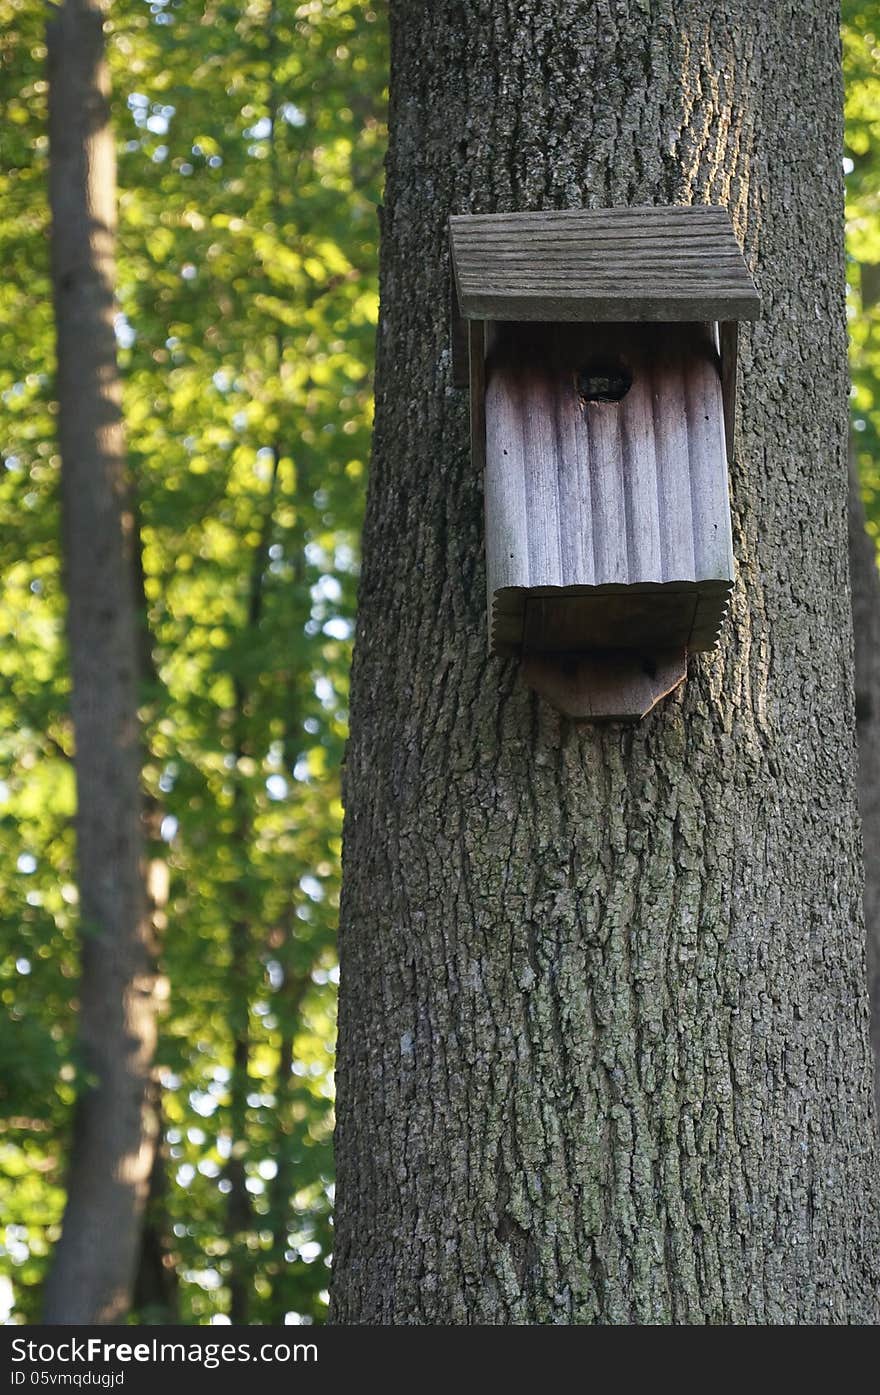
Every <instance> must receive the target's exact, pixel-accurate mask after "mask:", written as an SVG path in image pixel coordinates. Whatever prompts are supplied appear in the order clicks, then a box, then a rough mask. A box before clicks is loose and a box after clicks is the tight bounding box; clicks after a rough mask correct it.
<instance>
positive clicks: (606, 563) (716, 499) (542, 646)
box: [483, 324, 733, 654]
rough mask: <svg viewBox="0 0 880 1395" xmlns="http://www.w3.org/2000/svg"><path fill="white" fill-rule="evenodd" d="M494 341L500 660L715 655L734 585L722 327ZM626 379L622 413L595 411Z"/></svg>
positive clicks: (530, 332) (494, 541)
mask: <svg viewBox="0 0 880 1395" xmlns="http://www.w3.org/2000/svg"><path fill="white" fill-rule="evenodd" d="M492 334H493V342H492V346H491V348H490V350H489V352H488V354H487V357H486V359H485V369H486V395H485V403H486V418H485V434H484V437H483V440H484V441H485V452H486V453H485V463H486V473H485V504H486V572H487V585H488V591H489V603H490V616H491V628H492V635H493V641H492V642H493V648H494V649H495V652H497V653H507V654H510V653H517V652H519V651H520V650H521V649H522V648H523V647H525V648H526V649H527V650H528V649H531V650H540V651H542V652H547V651H553V652H567V651H574V650H579V649H583V648H592V647H630V646H632V647H644V646H648V647H650V646H651V645H654V647H657V646H660V647H663V646H667V647H668V646H673V647H674V646H678V645H687V647H689V648H692V649H701V648H711V647H712V645H713V644H714V643H715V640H716V638H717V634H718V630H719V628H720V625H721V622H722V619H723V617H724V614H725V611H726V609H727V605H728V601H729V595H730V590H731V587H732V582H733V551H732V541H731V525H730V507H729V500H728V484H727V468H726V460H725V450H724V436H723V409H722V400H721V381H720V374H719V367H718V353H717V348H716V345H715V341H714V338H713V330H712V327H711V326H710V325H708V324H688V325H664V326H656V325H638V326H635V325H606V324H588V325H578V326H560V325H556V326H554V325H538V324H516V325H511V324H499V325H494V326H492ZM627 377H629V378H631V386H630V388H629V390H628V391H627V392H625V395H624V396H623V397H622V398H621V399H620V400H619V401H596V400H587V398H586V397H585V396H584V394H585V392H587V391H588V390H589V391H594V392H596V393H598V394H599V395H600V396H601V395H602V394H603V393H604V392H605V390H606V389H607V388H608V385H609V384H611V383H613V382H614V380H615V379H617V380H618V381H619V382H620V383H623V384H624V385H625V381H626V379H627ZM585 385H586V386H585Z"/></svg>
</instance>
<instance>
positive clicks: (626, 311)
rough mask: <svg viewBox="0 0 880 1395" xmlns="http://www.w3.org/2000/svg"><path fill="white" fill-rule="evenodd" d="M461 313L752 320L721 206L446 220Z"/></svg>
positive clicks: (753, 302)
mask: <svg viewBox="0 0 880 1395" xmlns="http://www.w3.org/2000/svg"><path fill="white" fill-rule="evenodd" d="M450 231H451V238H452V257H453V263H454V267H455V277H456V280H457V285H458V296H459V302H460V306H461V312H462V314H463V315H464V316H465V317H466V318H476V319H492V320H520V321H522V320H556V321H561V322H569V321H574V320H592V321H604V320H609V321H618V322H620V321H625V320H632V321H640V320H646V321H662V320H671V321H689V320H732V319H754V318H755V317H756V316H757V315H758V313H759V309H760V301H759V298H758V294H757V291H756V290H755V286H754V283H753V281H752V278H751V276H750V275H749V272H748V268H747V267H746V264H745V261H744V260H743V257H742V253H741V252H740V250H739V245H738V243H737V241H736V237H735V235H734V232H733V228H732V226H731V222H730V217H729V215H728V213H727V210H726V209H725V208H721V207H713V206H709V205H694V206H692V207H682V208H610V209H569V210H566V211H563V212H540V213H499V214H483V215H476V214H462V215H459V216H457V217H453V218H451V219H450Z"/></svg>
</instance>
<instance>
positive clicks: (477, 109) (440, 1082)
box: [332, 0, 880, 1323]
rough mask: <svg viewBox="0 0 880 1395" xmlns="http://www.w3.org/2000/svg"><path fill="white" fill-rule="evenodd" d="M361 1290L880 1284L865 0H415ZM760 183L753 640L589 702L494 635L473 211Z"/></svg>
mask: <svg viewBox="0 0 880 1395" xmlns="http://www.w3.org/2000/svg"><path fill="white" fill-rule="evenodd" d="M391 18H392V93H391V144H390V151H389V156H388V184H387V198H386V208H385V213H384V219H383V239H382V243H383V247H382V317H381V326H380V333H379V357H378V366H377V414H376V434H375V446H374V460H373V468H372V473H371V484H370V494H369V501H368V509H367V520H366V525H365V532H364V546H363V554H364V561H363V575H362V581H361V593H360V614H359V628H358V636H357V644H356V656H355V666H354V673H353V692H352V737H351V743H350V748H349V753H348V757H347V766H346V781H345V785H346V804H347V813H346V831H345V872H344V891H343V907H342V916H341V921H342V924H341V956H342V959H341V962H342V996H341V1004H340V1010H341V1020H340V1038H339V1055H338V1073H337V1080H338V1120H339V1123H338V1133H337V1163H338V1192H337V1195H338V1209H337V1217H336V1245H335V1273H334V1283H333V1302H332V1315H333V1318H334V1319H335V1320H336V1321H337V1322H356V1323H473V1322H489V1323H506V1322H539V1323H553V1322H557V1323H584V1322H602V1323H630V1322H688V1323H706V1322H724V1323H762V1322H785V1323H801V1322H802V1323H830V1322H848V1321H849V1322H874V1321H876V1320H877V1318H878V1311H880V1309H878V1295H880V1284H878V1261H880V1228H878V1204H877V1203H878V1183H880V1167H878V1158H877V1149H876V1143H875V1134H874V1121H873V1099H872V1093H871V1078H870V1063H869V1053H868V1031H867V1003H866V995H865V991H864V971H863V963H864V957H863V939H862V936H863V922H862V910H861V897H862V881H861V870H860V857H859V846H858V834H857V816H856V795H855V739H854V728H855V720H854V711H853V691H852V663H851V653H850V649H851V621H850V612H849V603H848V595H847V575H846V572H847V568H846V535H845V527H846V521H845V510H846V451H845V445H846V334H845V324H844V313H843V288H844V269H843V213H842V173H841V78H840V64H839V46H838V36H837V23H838V14H837V7H836V5H834V4H832V3H831V2H830V0H803V3H800V4H798V5H788V4H786V5H781V4H780V5H771V6H763V5H755V4H753V3H747V2H746V0H728V3H726V4H725V5H722V6H714V7H713V6H706V5H704V4H702V3H699V0H652V3H651V4H650V5H648V4H645V3H643V0H630V3H625V0H621V3H616V4H613V5H612V4H610V3H605V2H604V0H602V3H592V2H591V3H587V0H570V3H568V4H566V5H564V6H563V5H559V4H555V3H551V0H531V3H530V4H528V5H522V4H519V3H516V4H514V3H513V0H500V3H492V4H490V3H488V0H470V2H469V3H464V4H456V5H452V4H440V5H425V6H422V5H411V4H406V3H403V0H397V3H392V5H391ZM700 201H711V202H721V203H726V204H728V205H729V206H730V207H731V209H732V212H733V216H734V219H735V223H736V227H737V230H738V232H739V233H740V235H741V237H742V238H743V239H744V243H745V247H746V253H747V256H748V259H749V261H750V263H751V264H752V266H753V267H754V269H755V272H756V275H757V278H758V281H759V285H760V289H761V291H762V295H763V304H764V318H763V320H762V321H761V322H760V323H759V324H758V325H757V326H756V327H755V328H754V330H753V331H750V332H746V333H745V334H744V336H743V338H744V348H743V374H742V388H741V393H740V439H739V447H738V450H737V452H736V459H735V461H734V463H733V466H732V472H731V473H732V497H733V511H734V523H735V530H736V535H735V545H736V556H737V561H738V568H739V580H738V585H737V588H736V593H735V599H734V605H733V614H732V618H731V620H730V621H729V622H728V623H727V624H726V627H725V630H724V635H723V642H722V646H721V649H720V651H719V652H718V653H716V654H714V655H710V656H701V657H697V658H695V659H694V658H692V659H691V661H690V673H689V678H688V682H687V684H686V686H685V688H684V690H683V691H681V692H680V693H679V694H677V695H676V696H674V697H672V698H670V699H668V700H666V701H665V702H664V703H662V704H661V705H660V707H659V708H658V709H657V710H656V712H655V713H654V714H652V715H651V716H650V717H649V718H648V719H647V720H646V721H645V722H643V723H642V724H641V725H640V726H638V727H636V728H634V729H631V728H626V727H623V726H620V725H618V724H612V725H610V726H608V727H606V728H595V727H593V728H591V727H587V728H584V729H579V728H578V727H576V726H575V725H574V724H572V723H569V722H567V721H564V720H562V719H561V718H559V717H558V716H557V715H556V714H555V713H554V712H553V711H552V710H550V709H549V708H548V707H546V706H545V705H544V704H543V703H542V702H541V701H540V700H539V699H537V698H536V697H535V696H533V695H532V694H530V693H529V692H528V691H527V690H526V689H524V688H523V687H522V686H521V684H520V682H519V680H518V675H517V668H516V665H515V664H513V663H509V662H504V663H502V662H498V661H490V660H489V659H488V658H487V654H486V638H485V629H486V626H485V615H484V609H483V605H484V600H483V597H484V586H483V564H482V520H481V494H480V480H479V479H478V478H477V477H475V475H474V473H473V470H472V468H471V463H470V459H469V452H468V444H467V434H468V433H467V420H466V412H467V408H466V404H465V402H464V401H463V400H462V395H460V394H456V393H455V392H454V391H453V390H452V387H451V371H450V362H449V355H448V349H447V345H448V332H447V325H446V306H447V303H448V256H447V247H446V218H447V215H448V214H449V213H451V212H462V211H468V210H469V211H472V212H489V211H492V210H505V209H507V210H509V209H534V208H541V207H566V206H576V205H579V204H587V205H590V206H602V205H608V204H643V203H648V204H651V203H683V204H687V203H691V202H700Z"/></svg>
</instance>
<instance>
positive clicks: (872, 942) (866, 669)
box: [849, 457, 880, 1113]
mask: <svg viewBox="0 0 880 1395" xmlns="http://www.w3.org/2000/svg"><path fill="white" fill-rule="evenodd" d="M849 557H850V577H851V581H852V606H853V629H854V631H855V669H856V722H857V726H858V735H859V806H860V809H861V814H862V842H863V845H864V851H865V943H866V948H867V963H868V998H869V1001H870V1005H871V1043H872V1045H873V1048H874V1091H875V1095H876V1098H877V1108H878V1113H880V573H878V571H877V545H876V543H875V541H874V539H873V538H872V537H871V536H870V535H869V534H868V533H867V532H866V531H865V508H864V504H863V503H862V495H861V490H860V488H859V479H858V475H857V473H856V469H855V464H854V463H853V461H852V457H850V491H849Z"/></svg>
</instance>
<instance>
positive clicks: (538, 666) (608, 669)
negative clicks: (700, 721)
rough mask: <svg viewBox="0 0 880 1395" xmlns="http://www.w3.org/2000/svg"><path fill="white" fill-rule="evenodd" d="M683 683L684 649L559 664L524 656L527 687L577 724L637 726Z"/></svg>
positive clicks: (599, 656) (605, 655)
mask: <svg viewBox="0 0 880 1395" xmlns="http://www.w3.org/2000/svg"><path fill="white" fill-rule="evenodd" d="M686 677H687V654H686V652H685V650H684V649H669V650H663V651H660V652H658V653H654V654H645V655H642V654H632V653H628V652H621V651H620V650H608V651H605V652H601V653H595V654H580V655H576V656H573V657H571V658H562V659H561V658H559V657H558V656H551V655H546V654H527V655H525V657H524V659H523V665H522V679H523V682H524V683H525V684H526V686H527V687H529V688H532V689H533V690H534V691H535V692H537V693H538V695H539V696H540V697H542V698H544V700H545V701H546V702H549V703H550V705H551V706H552V707H555V708H556V709H557V711H559V712H561V713H562V714H563V715H564V716H566V717H570V718H572V720H574V721H581V722H610V721H619V722H621V721H622V722H637V721H639V720H640V719H641V718H642V717H646V716H647V714H648V713H649V712H650V711H651V709H652V708H653V707H655V706H656V705H657V703H658V702H660V700H661V699H662V698H664V697H668V696H669V694H670V693H671V692H673V691H674V690H675V689H676V688H677V687H678V686H679V685H680V684H681V683H683V682H684V680H685V678H686Z"/></svg>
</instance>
